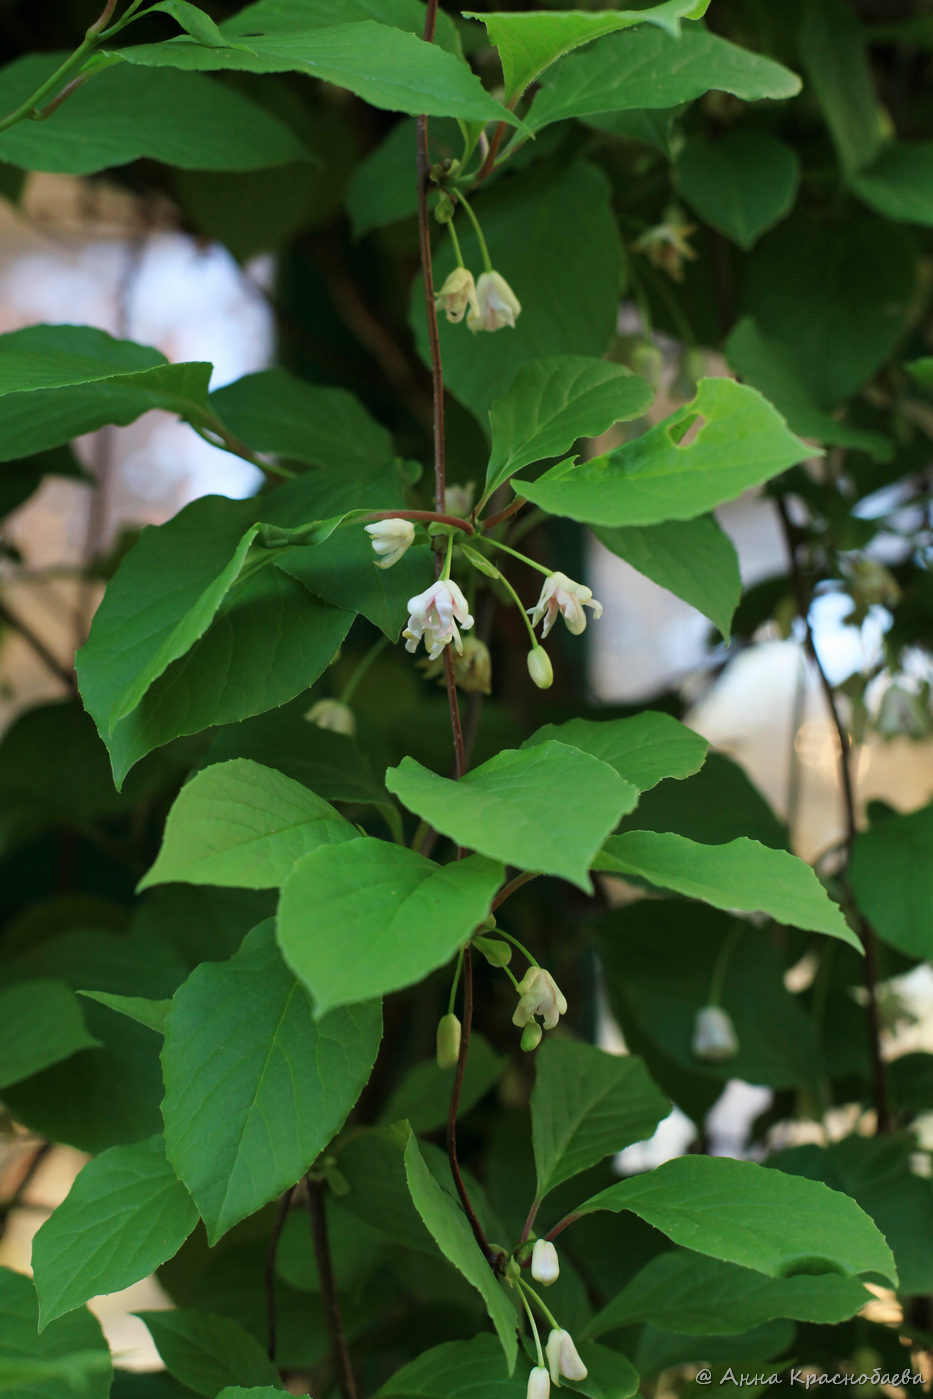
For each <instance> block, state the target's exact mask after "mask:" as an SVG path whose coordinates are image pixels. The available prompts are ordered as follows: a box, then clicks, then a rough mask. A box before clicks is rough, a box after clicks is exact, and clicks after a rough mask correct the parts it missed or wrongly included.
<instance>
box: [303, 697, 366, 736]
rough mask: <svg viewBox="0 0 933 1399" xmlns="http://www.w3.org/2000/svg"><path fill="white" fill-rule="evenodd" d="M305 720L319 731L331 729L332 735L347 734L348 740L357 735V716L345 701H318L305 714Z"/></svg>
mask: <svg viewBox="0 0 933 1399" xmlns="http://www.w3.org/2000/svg"><path fill="white" fill-rule="evenodd" d="M305 718H306V719H307V721H308V723H309V724H314V725H315V726H316V727H317V728H319V729H330V731H331V733H335V734H346V735H347V737H348V738H353V737H354V735H355V734H356V716H355V715H354V713H353V710H352V709H351V708H350V706H349V705H348V704H344V702H343V700H338V699H320V700H316V701H315V703H314V704H312V706H311V708H310V709H309V710H308V712H307V713H306V714H305Z"/></svg>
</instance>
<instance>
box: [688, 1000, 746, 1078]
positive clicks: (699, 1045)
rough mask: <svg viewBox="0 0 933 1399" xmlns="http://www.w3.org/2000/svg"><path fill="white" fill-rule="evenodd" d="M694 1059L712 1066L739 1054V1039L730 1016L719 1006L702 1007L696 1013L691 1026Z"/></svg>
mask: <svg viewBox="0 0 933 1399" xmlns="http://www.w3.org/2000/svg"><path fill="white" fill-rule="evenodd" d="M691 1048H692V1050H693V1054H694V1057H695V1058H697V1059H707V1060H708V1061H709V1062H710V1063H712V1064H719V1063H722V1062H723V1061H724V1060H726V1059H734V1058H735V1056H736V1055H737V1054H738V1052H739V1037H738V1035H737V1034H736V1033H735V1026H734V1025H733V1023H732V1020H731V1018H730V1016H729V1015H728V1014H727V1013H726V1012H725V1011H724V1010H723V1009H722V1008H721V1006H704V1007H703V1009H702V1010H698V1011H697V1018H696V1021H695V1022H694V1026H693V1043H692V1045H691Z"/></svg>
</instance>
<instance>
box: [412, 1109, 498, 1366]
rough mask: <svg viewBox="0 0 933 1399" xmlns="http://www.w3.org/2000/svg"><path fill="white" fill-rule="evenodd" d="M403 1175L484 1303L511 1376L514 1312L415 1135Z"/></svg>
mask: <svg viewBox="0 0 933 1399" xmlns="http://www.w3.org/2000/svg"><path fill="white" fill-rule="evenodd" d="M405 1175H406V1176H407V1179H408V1189H409V1190H410V1192H411V1198H412V1199H413V1200H414V1202H415V1207H416V1209H417V1210H418V1213H419V1214H420V1215H421V1218H422V1219H423V1220H424V1223H425V1225H426V1226H427V1228H428V1229H429V1230H430V1232H431V1234H432V1236H433V1238H434V1240H435V1242H436V1244H437V1246H438V1248H439V1249H440V1251H441V1253H443V1255H444V1257H445V1258H447V1259H448V1260H449V1262H451V1263H452V1264H453V1265H454V1267H455V1268H456V1269H458V1271H459V1272H461V1273H462V1274H463V1276H464V1277H465V1278H466V1280H467V1282H468V1283H470V1284H471V1285H472V1286H473V1287H475V1288H476V1290H477V1292H479V1294H480V1296H481V1297H482V1299H483V1301H484V1302H485V1303H486V1310H487V1311H488V1312H489V1316H490V1319H491V1321H492V1324H493V1326H494V1327H495V1328H496V1335H497V1336H498V1337H499V1341H500V1344H501V1346H502V1349H503V1351H504V1352H505V1359H506V1363H507V1365H508V1369H509V1374H512V1373H513V1371H514V1369H515V1364H516V1360H517V1358H518V1342H517V1340H516V1337H515V1330H516V1326H517V1317H516V1313H515V1308H514V1307H513V1305H512V1303H511V1302H510V1301H509V1299H508V1298H507V1297H506V1295H505V1292H504V1291H503V1289H502V1286H501V1284H500V1283H499V1282H498V1280H497V1279H496V1277H495V1275H494V1274H493V1271H492V1269H491V1268H490V1266H489V1264H488V1263H487V1262H486V1259H485V1258H484V1257H483V1255H482V1253H481V1252H480V1248H479V1245H478V1244H477V1242H476V1240H475V1239H474V1237H473V1234H472V1232H471V1230H470V1226H469V1224H468V1223H467V1219H466V1215H465V1214H464V1213H463V1209H462V1208H461V1206H460V1203H459V1201H457V1200H456V1199H454V1198H453V1196H451V1195H448V1193H447V1192H446V1190H444V1189H443V1188H442V1187H441V1186H440V1185H438V1183H437V1181H436V1180H435V1179H434V1177H433V1176H432V1175H431V1172H430V1171H429V1170H428V1168H427V1166H426V1165H425V1162H424V1157H423V1156H422V1155H421V1152H420V1151H419V1149H418V1139H417V1137H415V1136H414V1135H412V1136H411V1137H410V1139H409V1142H408V1145H407V1147H406V1148H405Z"/></svg>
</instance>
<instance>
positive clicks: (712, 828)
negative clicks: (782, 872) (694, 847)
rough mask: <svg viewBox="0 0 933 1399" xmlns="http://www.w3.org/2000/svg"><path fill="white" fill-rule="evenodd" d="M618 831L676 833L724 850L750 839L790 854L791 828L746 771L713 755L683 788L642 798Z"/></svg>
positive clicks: (663, 789)
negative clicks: (732, 842) (729, 844)
mask: <svg viewBox="0 0 933 1399" xmlns="http://www.w3.org/2000/svg"><path fill="white" fill-rule="evenodd" d="M620 829H621V830H623V831H625V830H632V829H637V830H644V831H674V832H676V834H677V835H682V836H689V837H690V839H691V840H697V841H699V842H700V843H701V844H703V845H724V844H725V843H726V841H727V840H737V839H738V838H739V837H740V836H748V837H749V838H750V839H751V840H759V841H761V843H762V845H770V846H773V847H774V848H775V849H776V850H786V849H787V848H788V834H787V827H786V826H785V825H783V823H782V822H780V821H779V820H778V818H777V817H776V816H775V814H774V812H773V811H772V810H771V807H770V806H769V805H768V803H767V802H766V801H765V799H764V797H763V796H762V795H761V793H760V792H759V790H758V788H757V787H756V786H755V785H754V783H753V782H752V781H751V780H750V779H749V776H748V774H747V773H746V772H745V769H744V768H742V767H741V766H740V765H739V764H738V763H736V762H734V761H733V759H732V758H727V757H726V756H725V754H724V753H710V755H709V757H708V758H707V759H706V762H705V763H704V764H703V766H702V767H701V768H700V771H699V772H696V773H694V775H693V776H692V777H690V776H688V777H687V779H686V781H685V782H684V783H683V784H682V785H681V784H678V785H677V786H676V787H671V786H661V787H658V788H656V790H654V791H652V792H651V793H650V794H649V795H646V796H644V797H642V800H641V801H640V802H639V803H638V808H637V810H636V811H634V812H633V813H632V815H631V816H627V817H624V818H623V820H622V822H621V826H620Z"/></svg>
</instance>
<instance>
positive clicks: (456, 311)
mask: <svg viewBox="0 0 933 1399" xmlns="http://www.w3.org/2000/svg"><path fill="white" fill-rule="evenodd" d="M482 280H483V279H482V277H480V281H481V282H482ZM434 304H435V306H436V307H437V308H438V310H442V311H443V312H444V315H445V316H446V317H447V319H448V320H449V321H450V322H451V323H452V324H453V325H457V324H458V323H459V322H460V321H462V320H463V317H464V314H465V313H466V311H467V309H468V308H469V312H470V315H471V316H474V315H476V316H478V315H479V302H478V300H477V297H476V283H475V282H474V281H473V273H472V272H468V271H467V269H466V268H465V267H455V268H454V270H453V271H452V272H451V273H450V275H449V276H448V277H447V280H446V281H445V282H444V285H443V286H442V287H441V289H440V291H439V292H437V294H436V295H435V297H434Z"/></svg>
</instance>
